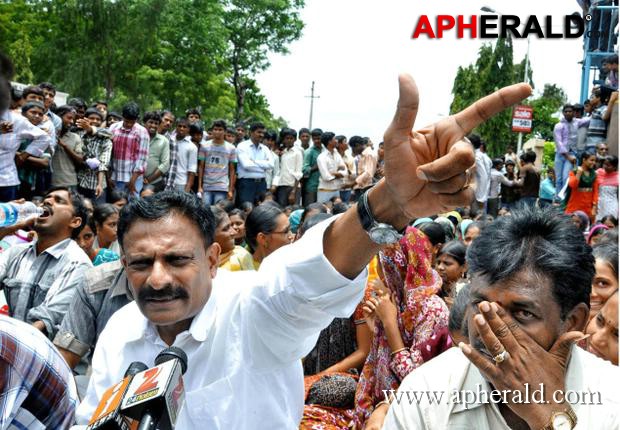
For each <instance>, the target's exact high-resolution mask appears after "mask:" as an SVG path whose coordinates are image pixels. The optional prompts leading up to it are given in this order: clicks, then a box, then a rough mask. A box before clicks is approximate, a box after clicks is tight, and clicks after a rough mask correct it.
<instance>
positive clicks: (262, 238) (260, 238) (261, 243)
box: [256, 232, 267, 248]
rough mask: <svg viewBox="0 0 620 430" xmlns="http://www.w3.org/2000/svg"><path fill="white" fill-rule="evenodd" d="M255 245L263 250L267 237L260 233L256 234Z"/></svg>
mask: <svg viewBox="0 0 620 430" xmlns="http://www.w3.org/2000/svg"><path fill="white" fill-rule="evenodd" d="M256 244H257V245H258V246H259V247H263V248H264V247H266V245H267V236H266V235H265V234H264V233H262V232H261V233H258V234H257V235H256Z"/></svg>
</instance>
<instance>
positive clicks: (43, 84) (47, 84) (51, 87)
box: [39, 82, 56, 95]
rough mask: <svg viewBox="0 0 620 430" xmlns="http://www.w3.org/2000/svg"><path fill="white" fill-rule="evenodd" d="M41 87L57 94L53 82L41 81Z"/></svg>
mask: <svg viewBox="0 0 620 430" xmlns="http://www.w3.org/2000/svg"><path fill="white" fill-rule="evenodd" d="M39 88H41V89H42V90H48V91H51V92H53V93H54V95H56V86H55V85H54V84H52V83H51V82H41V83H40V84H39Z"/></svg>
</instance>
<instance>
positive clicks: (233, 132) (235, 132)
mask: <svg viewBox="0 0 620 430" xmlns="http://www.w3.org/2000/svg"><path fill="white" fill-rule="evenodd" d="M226 133H228V134H237V131H236V130H235V129H234V128H232V127H228V128H227V129H226Z"/></svg>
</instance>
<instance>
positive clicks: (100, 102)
mask: <svg viewBox="0 0 620 430" xmlns="http://www.w3.org/2000/svg"><path fill="white" fill-rule="evenodd" d="M97 105H104V106H105V107H106V108H107V107H108V102H106V101H105V100H96V101H95V102H94V103H93V106H97Z"/></svg>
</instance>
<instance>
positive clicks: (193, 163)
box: [174, 140, 198, 185]
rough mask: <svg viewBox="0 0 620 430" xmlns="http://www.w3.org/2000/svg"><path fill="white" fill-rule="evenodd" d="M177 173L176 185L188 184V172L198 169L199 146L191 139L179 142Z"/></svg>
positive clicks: (194, 171)
mask: <svg viewBox="0 0 620 430" xmlns="http://www.w3.org/2000/svg"><path fill="white" fill-rule="evenodd" d="M177 144H178V145H179V146H178V148H177V174H176V176H175V179H174V185H185V184H187V176H188V173H190V172H191V173H196V172H197V171H198V148H197V147H196V145H194V144H193V143H192V142H190V141H189V140H181V141H179V142H177Z"/></svg>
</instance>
